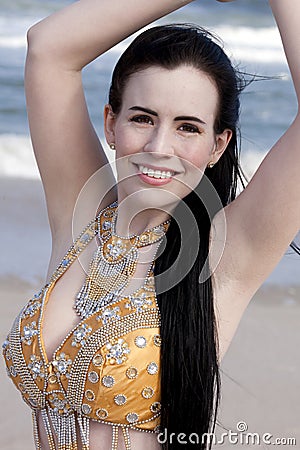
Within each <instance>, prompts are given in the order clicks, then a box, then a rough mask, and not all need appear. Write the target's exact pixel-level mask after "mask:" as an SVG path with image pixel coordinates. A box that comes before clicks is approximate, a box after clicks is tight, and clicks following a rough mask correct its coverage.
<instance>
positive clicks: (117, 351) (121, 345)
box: [106, 338, 130, 364]
mask: <svg viewBox="0 0 300 450" xmlns="http://www.w3.org/2000/svg"><path fill="white" fill-rule="evenodd" d="M106 350H108V353H107V354H106V359H107V360H108V361H109V363H110V364H122V363H123V362H125V361H126V360H127V355H128V353H130V349H129V348H128V344H127V342H125V341H124V339H121V338H120V339H118V340H117V341H113V342H112V343H111V342H109V343H108V344H106Z"/></svg>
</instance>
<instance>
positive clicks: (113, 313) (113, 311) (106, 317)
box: [97, 306, 120, 325]
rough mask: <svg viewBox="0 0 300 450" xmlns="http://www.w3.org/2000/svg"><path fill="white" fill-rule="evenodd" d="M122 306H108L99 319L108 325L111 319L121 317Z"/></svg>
mask: <svg viewBox="0 0 300 450" xmlns="http://www.w3.org/2000/svg"><path fill="white" fill-rule="evenodd" d="M119 312H120V308H119V307H118V306H116V307H115V308H106V309H105V310H104V311H103V313H102V314H101V315H100V316H98V317H97V320H98V321H100V320H102V323H103V325H106V324H107V323H108V322H109V321H111V320H116V319H120V315H119Z"/></svg>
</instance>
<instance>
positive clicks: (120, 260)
mask: <svg viewBox="0 0 300 450" xmlns="http://www.w3.org/2000/svg"><path fill="white" fill-rule="evenodd" d="M117 214H118V204H117V202H115V203H113V204H111V205H109V206H108V207H107V208H105V209H104V210H103V211H102V213H101V214H100V215H99V216H98V219H97V222H98V238H99V246H98V248H97V250H96V251H95V253H94V255H93V257H92V260H91V262H90V265H89V270H88V273H87V275H86V278H85V281H84V284H83V286H82V288H81V289H80V291H79V293H78V295H77V297H76V299H75V305H74V309H75V311H76V312H77V314H78V315H79V316H80V317H81V318H82V319H85V318H87V317H89V316H90V315H92V314H94V313H95V312H98V311H99V310H100V309H101V308H102V307H103V306H106V305H107V304H108V303H111V302H112V301H113V300H115V299H116V297H118V296H120V294H121V293H122V292H123V291H124V289H125V288H126V287H127V286H128V284H129V282H130V280H131V278H132V277H133V275H134V273H135V270H136V266H137V261H138V256H139V250H138V249H139V248H141V247H145V246H147V245H150V244H154V243H157V242H159V241H161V240H162V238H163V237H164V236H165V234H166V232H167V229H168V227H169V224H170V220H167V221H165V222H163V223H162V224H160V225H158V226H155V227H153V228H150V229H148V230H146V231H144V232H143V233H141V234H140V235H135V234H134V235H131V236H128V237H123V236H119V235H117V234H116V232H115V226H116V219H117ZM154 258H155V256H154V257H153V259H152V263H153V261H154Z"/></svg>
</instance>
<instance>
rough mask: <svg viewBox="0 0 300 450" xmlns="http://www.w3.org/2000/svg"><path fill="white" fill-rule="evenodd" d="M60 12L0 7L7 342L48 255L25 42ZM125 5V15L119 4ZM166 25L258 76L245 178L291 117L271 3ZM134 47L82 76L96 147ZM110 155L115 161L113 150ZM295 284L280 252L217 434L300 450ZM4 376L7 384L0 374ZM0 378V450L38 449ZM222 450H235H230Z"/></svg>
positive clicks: (3, 3)
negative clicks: (200, 31)
mask: <svg viewBox="0 0 300 450" xmlns="http://www.w3.org/2000/svg"><path fill="white" fill-rule="evenodd" d="M99 1H100V0H99ZM67 3H68V2H67V1H66V0H61V1H58V0H51V1H43V0H14V1H12V0H0V236H1V237H0V243H1V252H0V302H1V303H0V304H1V316H2V318H1V324H0V325H1V327H0V328H1V329H0V333H1V338H3V340H4V339H5V333H6V330H8V328H9V326H10V323H11V321H12V320H13V318H14V315H15V314H16V313H17V312H18V310H19V308H20V306H21V305H22V304H24V303H25V301H26V299H27V297H28V296H30V295H31V294H32V293H33V292H34V290H35V289H38V288H39V287H40V285H41V284H43V282H44V278H45V273H46V270H47V262H48V258H49V254H50V249H51V242H50V234H49V230H48V224H47V216H46V210H45V204H44V196H43V192H42V188H41V182H40V179H39V174H38V170H37V167H36V163H35V161H34V158H33V153H32V148H31V144H30V139H29V131H28V123H27V116H26V107H25V98H24V85H23V72H24V62H25V55H26V31H27V29H28V28H29V27H30V26H31V25H32V24H34V23H35V22H37V21H39V20H40V19H41V18H43V17H45V16H47V15H48V14H50V13H51V12H53V11H55V10H56V9H59V8H61V7H62V6H63V5H65V4H67ZM122 3H123V4H124V8H125V7H126V2H125V1H124V2H122ZM162 22H194V23H197V24H199V25H202V26H204V27H206V28H208V29H210V30H211V31H213V32H214V33H215V34H217V35H218V36H219V37H220V38H221V40H222V41H223V43H224V47H225V50H226V52H227V54H228V55H229V56H230V57H231V58H232V60H233V61H234V63H235V65H236V66H237V67H238V68H239V70H241V71H242V72H246V73H248V74H249V75H248V78H249V79H251V77H252V76H253V75H256V81H254V82H253V83H251V84H250V85H249V86H248V87H247V88H246V90H245V91H244V93H243V94H242V108H241V124H240V125H241V133H242V153H241V160H242V167H243V169H244V171H245V173H246V175H247V176H248V177H249V178H250V177H251V176H252V174H253V172H254V171H255V170H256V168H257V167H258V165H259V163H260V162H261V160H262V159H263V157H264V156H265V154H266V153H267V151H268V150H269V149H270V148H271V147H272V145H273V144H274V143H275V142H276V140H277V139H278V138H279V137H280V135H281V134H282V133H283V132H284V131H285V130H286V128H287V127H288V126H289V124H290V123H291V121H292V120H293V117H294V114H295V112H296V100H295V95H294V91H293V88H292V83H291V79H290V74H289V71H288V68H287V64H286V61H285V56H284V53H283V50H282V46H281V41H280V38H279V33H278V31H277V29H276V26H275V23H274V20H273V18H272V15H271V12H270V9H269V6H268V2H267V0H237V1H235V2H232V3H226V4H221V3H218V2H216V1H214V0H201V1H200V0H199V1H196V2H194V3H192V4H191V5H189V6H187V7H185V8H184V9H183V10H181V11H180V12H177V13H173V14H171V15H170V16H168V18H166V19H164V20H161V21H159V23H162ZM129 41H130V38H129V39H128V40H127V41H125V42H123V43H121V44H119V45H118V46H116V47H115V48H113V49H112V50H111V51H109V52H108V53H107V54H105V55H104V56H102V57H100V58H98V59H97V60H96V61H94V62H93V63H92V64H90V65H89V66H88V67H87V68H86V69H85V70H84V74H83V80H84V86H85V91H86V97H87V102H88V107H89V111H90V114H91V118H92V121H93V123H94V126H95V128H96V130H97V132H98V134H99V136H100V138H101V140H102V142H103V143H104V139H103V132H102V110H103V105H104V104H105V103H106V101H107V93H108V88H109V83H110V76H111V72H112V69H113V66H114V64H115V62H116V60H117V58H118V57H119V55H120V53H121V52H122V51H123V49H124V48H125V47H126V46H127V44H128V42H129ZM266 78H267V79H266ZM107 152H108V155H109V157H111V154H110V150H108V149H107ZM297 241H298V243H299V237H298V238H297ZM299 276H300V257H299V256H297V255H296V254H295V253H293V252H292V251H291V250H287V253H286V255H285V256H284V258H283V259H282V261H281V262H280V263H279V265H278V267H277V268H276V269H275V270H274V272H273V273H272V274H271V275H270V277H269V278H268V280H266V282H265V283H264V285H263V286H262V288H261V289H260V290H259V292H258V293H257V294H256V296H255V298H254V299H253V301H252V302H251V304H250V306H249V308H248V310H247V312H246V314H245V316H244V318H243V320H242V322H241V325H240V327H239V330H238V333H237V334H236V337H235V339H234V341H233V343H232V345H231V347H230V350H229V352H228V354H227V355H226V357H225V360H224V363H223V371H224V377H223V378H224V380H223V382H224V391H223V392H224V393H223V404H222V414H221V421H222V423H223V425H224V426H225V427H228V428H232V429H233V430H234V431H236V429H235V424H236V423H237V422H238V421H239V420H242V419H244V420H245V421H246V422H247V423H248V426H249V428H250V431H253V432H254V431H257V432H258V431H264V432H271V433H272V432H273V433H274V435H276V436H280V435H283V436H287V435H291V436H297V437H298V446H300V428H299V417H300V407H299V402H298V401H297V397H298V398H299V388H300V382H299V377H298V373H299V369H300V359H299V344H300V332H299V329H300V320H299V319H300V314H299V307H300V305H299V293H300V277H299ZM0 366H1V374H2V371H3V372H4V370H3V364H2V365H0ZM2 379H3V383H2V382H1V385H0V386H1V398H2V402H4V403H3V404H4V405H5V406H4V408H1V409H0V414H1V416H2V417H1V422H0V448H3V449H5V450H30V449H31V448H33V445H32V442H31V428H30V416H29V413H28V411H27V408H26V407H23V405H22V404H21V402H20V401H19V398H18V394H16V392H15V390H14V389H13V387H12V386H11V383H10V381H9V380H8V379H6V378H5V377H4V373H3V377H2ZM25 411H26V412H25ZM13 417H14V418H15V422H12V418H13ZM297 417H298V419H297ZM220 430H222V428H221V427H220ZM221 447H222V449H227V448H228V449H229V448H231V446H230V445H229V446H226V445H222V446H221ZM237 448H242V447H241V446H237ZM247 448H252V446H251V445H248V446H247ZM253 448H254V446H253ZM263 448H264V446H263ZM285 448H295V446H288V445H287V446H285Z"/></svg>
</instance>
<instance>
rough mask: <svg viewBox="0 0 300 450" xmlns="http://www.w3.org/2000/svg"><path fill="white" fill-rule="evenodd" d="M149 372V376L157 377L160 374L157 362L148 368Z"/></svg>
mask: <svg viewBox="0 0 300 450" xmlns="http://www.w3.org/2000/svg"><path fill="white" fill-rule="evenodd" d="M147 372H148V373H149V375H155V374H156V373H157V372H158V365H157V364H156V363H155V362H151V363H150V364H148V366H147Z"/></svg>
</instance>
